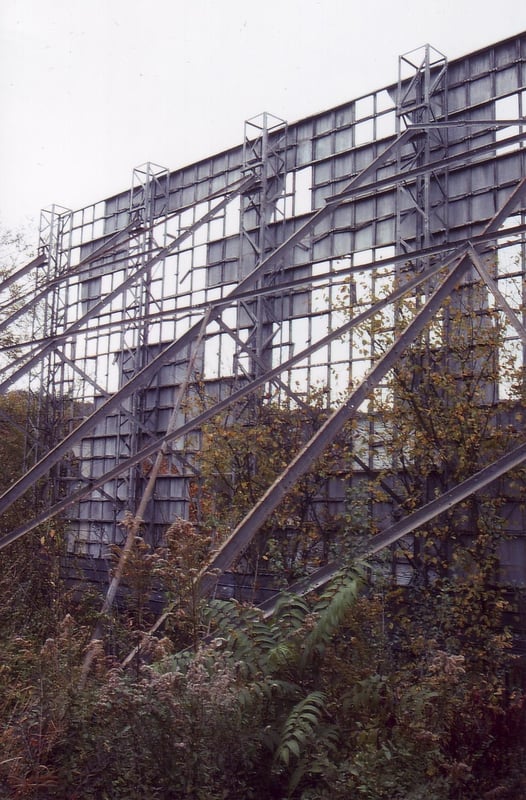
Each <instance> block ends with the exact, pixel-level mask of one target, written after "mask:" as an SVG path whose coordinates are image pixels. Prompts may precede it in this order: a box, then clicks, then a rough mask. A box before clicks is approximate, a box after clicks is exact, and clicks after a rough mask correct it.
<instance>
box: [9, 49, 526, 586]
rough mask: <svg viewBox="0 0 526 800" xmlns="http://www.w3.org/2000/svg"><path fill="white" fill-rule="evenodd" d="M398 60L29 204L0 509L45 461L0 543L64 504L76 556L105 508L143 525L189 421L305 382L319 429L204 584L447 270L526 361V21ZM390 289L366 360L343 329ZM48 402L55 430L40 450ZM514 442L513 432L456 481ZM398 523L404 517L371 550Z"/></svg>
mask: <svg viewBox="0 0 526 800" xmlns="http://www.w3.org/2000/svg"><path fill="white" fill-rule="evenodd" d="M400 64H401V69H400V74H399V79H398V82H397V84H396V85H394V86H392V87H387V88H385V89H381V90H378V91H376V92H373V93H372V94H370V95H367V96H365V97H363V98H358V99H357V100H355V101H352V102H350V103H348V104H346V105H344V106H341V107H339V108H337V109H333V110H331V111H328V112H325V113H323V114H319V115H317V116H315V117H312V118H309V119H307V120H302V121H300V122H299V123H296V124H294V125H286V124H285V123H284V122H283V121H282V120H280V119H278V118H276V117H273V116H272V115H268V114H265V115H262V116H261V117H258V118H255V119H254V120H250V121H249V122H248V123H247V124H246V128H245V139H244V143H243V145H242V146H241V147H239V148H234V149H232V150H231V151H227V152H226V153H222V154H218V155H217V156H214V157H212V158H211V159H209V160H207V161H205V162H201V163H199V164H196V165H191V166H189V167H187V168H184V169H181V170H178V171H176V172H173V173H170V172H168V171H167V170H164V169H163V168H160V167H157V166H156V165H150V164H147V165H143V166H142V167H140V168H138V169H137V170H135V172H134V181H133V185H132V190H131V192H126V193H123V194H121V195H117V196H115V197H113V198H109V199H108V200H106V201H103V202H102V203H100V204H96V205H95V206H91V207H88V208H86V209H81V211H79V212H72V211H69V210H65V209H59V208H57V207H54V208H53V209H52V211H51V212H49V213H48V214H46V215H44V218H43V219H44V224H43V226H42V235H41V242H40V249H41V252H40V255H39V257H38V258H37V259H35V260H34V261H33V262H31V264H29V265H27V267H24V268H22V269H21V270H20V271H19V272H18V273H17V274H16V275H14V276H11V277H10V278H9V279H8V280H7V281H6V282H5V283H4V286H3V288H4V289H8V288H9V287H10V286H11V285H12V284H13V282H15V281H17V280H18V281H19V284H20V285H21V286H22V287H23V290H22V291H21V293H20V301H19V303H20V305H19V307H17V308H16V309H13V310H10V311H9V312H7V311H6V309H4V313H5V318H4V320H3V321H2V322H0V328H1V329H5V330H8V329H9V326H10V324H15V323H16V324H17V325H19V324H20V322H21V320H22V321H23V319H24V315H31V316H32V319H33V322H32V325H33V327H32V335H31V337H30V338H28V340H27V341H25V342H24V341H22V342H20V341H19V342H18V343H17V349H16V354H15V355H11V357H10V358H9V359H7V360H6V361H5V363H4V365H3V367H2V372H1V378H0V390H1V391H2V392H6V391H9V390H10V389H11V388H13V387H16V386H21V387H29V394H30V395H31V396H33V397H34V398H36V400H37V402H36V404H35V403H34V404H33V406H32V408H33V409H36V411H35V413H36V414H37V416H38V420H36V421H33V422H32V421H31V420H30V426H31V425H33V427H34V431H32V430H31V427H29V428H28V451H27V471H26V473H25V474H24V475H23V476H22V477H21V478H20V479H19V480H18V481H17V482H16V483H15V484H13V485H12V486H11V487H10V488H9V489H8V490H7V491H6V492H5V493H4V495H3V496H2V497H1V498H0V513H2V512H4V511H5V510H7V509H8V508H9V507H10V506H11V505H12V503H14V502H15V501H16V500H17V499H18V498H20V497H22V496H23V495H24V494H25V493H26V492H29V491H31V490H33V488H34V487H36V486H38V485H39V483H40V482H41V481H42V479H43V478H45V477H46V476H47V475H49V474H53V475H55V476H56V480H55V482H54V485H55V486H56V492H55V496H54V497H50V498H49V502H48V503H47V506H46V510H45V511H39V512H37V513H36V514H35V517H34V519H32V520H29V521H28V522H26V523H25V524H23V525H21V526H20V527H19V528H17V529H16V530H13V531H11V532H10V533H9V534H8V535H7V536H4V538H3V539H2V540H0V547H3V546H6V545H7V544H8V543H10V542H12V541H14V540H15V539H16V538H18V537H20V536H22V535H23V534H24V533H26V532H28V531H30V530H32V529H33V528H35V527H36V526H37V525H39V524H41V523H43V522H45V521H46V520H48V519H50V518H52V517H53V516H55V515H57V514H59V513H67V517H68V519H69V521H70V522H69V526H70V543H71V548H72V549H73V550H80V551H82V552H86V553H88V554H93V555H97V554H99V553H102V552H103V551H104V549H105V548H106V546H107V544H108V543H111V542H113V541H115V540H116V538H117V536H118V533H117V531H118V523H119V520H121V519H122V516H123V514H124V513H125V512H126V511H128V512H131V513H132V514H137V513H138V511H140V516H141V518H143V519H144V520H145V522H146V525H147V527H148V528H149V535H150V538H151V540H152V542H153V543H156V542H158V541H159V540H160V537H161V536H162V531H163V529H164V526H165V525H166V524H167V523H169V522H170V521H171V520H172V519H173V518H174V517H175V516H187V515H188V512H189V508H190V505H191V497H190V488H189V487H190V486H191V484H192V482H193V481H195V470H196V467H195V462H194V459H193V452H194V450H195V446H196V445H195V437H194V438H192V434H193V433H195V432H196V431H198V430H199V429H200V427H201V426H202V425H203V424H204V423H205V422H206V421H207V420H209V419H210V418H211V417H213V416H214V415H215V414H217V413H219V412H221V411H223V410H225V409H226V408H228V407H229V406H233V405H234V404H236V403H238V402H239V401H240V400H241V399H243V398H249V397H250V396H253V394H254V392H256V391H260V392H263V391H264V394H265V396H267V397H271V398H275V399H282V398H283V397H287V398H288V399H289V401H291V402H293V403H295V404H301V403H303V402H304V401H305V399H306V397H307V395H308V393H309V391H311V390H312V389H314V388H322V389H323V390H324V391H325V393H326V396H327V406H328V417H327V421H326V423H325V424H324V425H323V426H322V428H321V429H320V430H319V431H318V433H317V434H316V435H315V436H314V437H313V438H312V439H311V440H310V441H309V442H308V443H307V444H306V446H305V447H304V448H303V449H302V451H301V452H300V453H299V454H298V455H297V456H296V458H295V459H294V460H292V461H291V463H290V465H289V467H287V469H286V470H285V471H284V472H283V473H282V475H280V477H279V478H278V479H277V480H276V482H275V483H274V484H273V486H272V487H270V488H269V490H268V491H267V492H266V494H265V495H264V496H263V497H262V498H261V499H260V500H259V502H258V503H257V504H256V505H255V507H254V508H253V510H252V511H251V512H250V513H249V514H248V515H247V517H246V518H245V519H244V520H243V521H242V523H240V525H239V526H238V527H237V528H236V530H235V531H233V533H232V535H231V537H230V538H229V539H228V541H227V542H226V543H225V544H224V545H223V546H222V547H221V549H220V550H219V551H218V552H217V553H216V555H215V556H214V558H213V561H212V563H211V565H210V566H211V567H212V568H213V574H214V575H215V576H216V577H215V578H214V579H213V580H212V579H211V578H210V572H209V570H206V571H205V572H204V573H203V575H202V577H201V591H202V592H209V591H212V589H213V583H214V581H215V580H216V579H217V574H218V572H223V571H225V570H228V569H229V567H230V566H231V565H232V563H233V562H234V561H235V559H236V558H238V557H239V555H240V553H242V552H243V550H244V549H245V548H246V547H247V546H248V544H249V543H250V542H251V540H252V539H253V537H254V536H255V534H256V533H257V531H258V530H259V529H260V528H261V526H262V524H263V523H264V521H265V520H266V519H267V518H268V516H269V515H270V514H271V513H272V511H273V509H274V508H275V507H276V505H277V504H278V503H279V502H280V499H281V498H282V497H283V495H284V494H285V493H286V492H287V491H288V490H289V489H290V488H291V487H292V486H293V484H294V483H295V482H296V481H297V480H298V479H299V478H300V477H301V476H302V475H303V474H304V473H305V471H306V470H308V469H309V467H310V466H311V465H312V464H313V462H314V460H315V459H316V458H317V457H318V456H319V455H320V453H321V452H322V451H323V450H324V448H326V447H327V445H328V444H329V443H330V442H331V441H333V439H334V438H335V437H336V436H337V434H338V432H339V431H340V430H341V428H342V426H343V425H344V424H345V423H346V422H347V421H348V420H349V419H350V418H351V417H352V416H353V415H356V414H357V413H358V411H359V409H360V407H361V406H362V404H363V403H364V402H365V401H366V399H367V397H368V396H369V394H370V392H371V391H372V390H373V389H374V388H375V387H378V386H381V385H382V381H384V380H385V378H386V376H387V375H388V373H389V371H390V370H391V369H392V368H393V366H394V365H395V364H396V363H397V361H398V359H400V358H401V357H402V356H403V354H404V352H405V351H406V349H407V347H408V346H410V344H411V343H412V342H413V341H414V340H415V338H416V337H417V336H418V335H419V333H421V331H422V330H423V328H424V327H425V326H426V325H427V324H428V323H429V322H430V321H431V320H432V319H433V318H434V317H435V316H436V315H437V314H438V313H439V312H440V310H441V309H442V308H443V306H444V304H445V303H446V302H447V301H448V299H449V298H450V297H451V296H452V294H453V293H454V291H455V290H456V288H457V287H458V286H459V285H460V284H462V281H463V280H465V278H466V275H467V274H468V273H469V274H471V273H473V272H476V274H477V275H478V276H479V277H480V279H481V280H482V281H483V283H484V284H485V286H486V288H487V293H488V296H491V298H492V303H493V304H494V305H495V306H496V307H498V308H499V309H500V310H501V312H502V315H503V319H505V321H506V347H507V348H508V350H507V352H513V354H514V357H515V358H516V363H517V366H518V368H520V367H522V366H523V365H524V353H525V352H526V335H525V329H524V322H525V319H524V291H525V290H524V283H525V282H524V272H525V270H524V258H523V256H524V247H525V245H524V242H525V233H526V221H525V216H524V215H525V209H526V201H525V194H526V192H525V186H524V176H525V175H526V156H525V153H526V147H525V140H526V136H525V123H524V114H525V107H526V37H525V36H519V37H516V38H514V39H512V40H508V41H506V42H502V43H499V44H497V45H494V46H493V47H491V48H487V49H486V50H484V51H481V52H480V53H476V54H473V55H471V56H466V58H464V59H459V60H458V61H456V62H452V63H451V64H448V63H447V61H446V59H445V58H444V57H443V56H442V55H441V54H440V53H438V52H437V51H435V50H433V48H430V47H429V46H426V47H424V48H423V49H422V50H421V51H414V52H413V53H411V54H406V55H405V56H403V57H402V59H401V62H400ZM402 67H404V69H405V68H406V67H408V68H409V74H407V73H405V72H403V70H402ZM496 256H497V257H496ZM30 281H32V283H30ZM343 287H346V288H347V289H348V290H349V291H351V292H352V293H353V299H354V305H355V311H354V314H353V316H352V318H351V317H350V315H349V314H346V313H345V309H343V308H342V303H341V302H340V300H339V298H341V292H342V288H343ZM349 287H350V288H349ZM24 292H25V294H24ZM411 293H413V294H414V295H415V296H418V298H419V308H418V313H417V314H416V315H415V317H414V319H413V320H412V321H411V322H410V324H409V325H408V326H407V327H406V328H405V330H403V331H402V332H399V333H397V334H396V336H395V338H394V342H393V345H392V347H391V348H390V349H389V350H388V351H387V352H386V353H384V354H383V355H382V356H381V357H380V356H379V353H378V352H376V351H375V349H374V343H372V344H371V347H370V351H369V352H367V353H364V352H363V348H358V347H357V346H356V341H355V336H356V331H357V330H358V327H359V325H360V324H362V323H363V322H364V321H365V320H367V319H371V318H372V317H373V316H374V315H375V314H376V313H377V312H378V311H379V310H382V309H387V308H392V309H393V311H392V314H391V318H392V320H393V325H395V319H396V307H397V303H398V302H399V301H400V299H401V298H402V297H404V296H406V295H408V294H411ZM356 308H358V312H356ZM197 386H199V387H200V390H202V387H203V386H204V387H205V390H206V393H207V396H208V397H209V398H211V401H210V403H209V405H208V407H207V408H205V409H204V410H203V409H202V408H199V409H196V407H195V405H192V402H191V401H190V400H189V399H188V398H189V397H190V398H191V397H192V396H195V387H197ZM349 387H352V388H351V389H349ZM504 390H505V388H504V387H502V391H504ZM193 393H194V394H193ZM50 399H52V400H57V399H59V400H60V407H61V412H60V413H61V415H62V418H63V417H64V416H65V415H67V414H68V413H69V414H70V416H71V422H70V427H71V430H70V431H69V432H67V434H66V435H65V436H64V437H63V438H62V439H61V440H60V441H58V442H54V443H53V445H52V446H51V447H50V449H48V450H44V451H43V450H42V440H41V438H39V437H38V435H37V433H38V430H39V429H41V428H42V420H43V418H44V417H46V414H47V415H49V414H50V413H51V412H52V413H53V414H55V415H56V408H57V407H56V403H53V402H49V401H50ZM44 401H45V402H44ZM67 403H69V409H70V411H69V412H67V411H66V408H65V406H66V404H67ZM50 409H51V412H50ZM37 445H38V446H37ZM524 458H525V453H524V445H523V446H521V447H519V448H518V449H517V450H516V451H514V452H513V453H510V454H509V456H506V457H504V458H503V459H500V460H499V461H497V462H495V464H494V465H491V466H489V467H488V468H487V469H485V470H483V472H482V473H480V474H479V475H478V476H474V477H473V480H472V482H471V483H469V482H466V485H465V486H464V485H462V486H459V487H458V494H456V495H455V497H461V496H464V495H463V494H462V493H463V492H465V491H468V492H471V491H476V490H477V489H479V488H481V487H482V486H485V485H486V484H487V483H488V482H490V481H491V480H494V478H495V476H496V475H497V474H498V475H500V474H502V472H503V471H506V470H509V469H511V468H512V467H513V466H516V465H517V464H518V463H520V462H521V461H522V460H524ZM357 463H359V459H357ZM362 465H363V467H367V464H363V462H362ZM358 469H360V467H358ZM452 502H458V500H456V499H454V498H453V496H450V495H448V496H447V497H443V498H438V499H437V500H436V501H434V504H433V505H432V508H430V509H426V510H425V512H424V511H423V513H426V514H439V513H441V512H442V511H443V510H444V508H446V507H448V505H447V504H448V503H452ZM419 524H422V523H421V517H419V516H418V513H417V514H415V515H411V517H408V518H407V519H406V520H405V521H404V522H403V524H402V523H400V527H399V528H397V526H396V525H395V526H392V527H391V528H389V530H386V531H385V532H384V533H383V534H380V537H382V536H383V537H384V538H380V539H378V543H380V542H381V543H382V544H381V545H380V544H378V543H374V542H373V543H372V544H371V547H372V548H374V547H376V546H377V544H378V546H385V545H386V544H387V543H391V542H392V541H394V539H395V538H396V537H398V536H403V535H406V533H407V531H408V530H414V528H415V527H417V526H418V525H419ZM411 526H412V527H411ZM525 567H526V563H525ZM330 571H331V568H330V567H327V568H324V571H323V575H329V574H330ZM322 579H324V578H323V577H320V575H315V576H313V577H312V580H311V583H310V584H308V585H315V584H316V582H318V583H319V581H320V580H322Z"/></svg>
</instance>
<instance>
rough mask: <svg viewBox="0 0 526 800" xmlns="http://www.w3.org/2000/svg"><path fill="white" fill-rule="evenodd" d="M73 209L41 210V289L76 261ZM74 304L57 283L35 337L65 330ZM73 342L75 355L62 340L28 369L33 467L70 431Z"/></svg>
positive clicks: (53, 495) (28, 461)
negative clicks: (43, 258) (67, 427)
mask: <svg viewBox="0 0 526 800" xmlns="http://www.w3.org/2000/svg"><path fill="white" fill-rule="evenodd" d="M71 221H72V212H71V211H70V209H67V208H63V207H62V206H59V205H52V206H51V207H50V208H48V209H43V210H42V211H41V214H40V227H39V240H38V247H39V252H40V253H43V254H44V255H45V256H46V264H47V266H46V267H45V268H42V270H41V271H39V274H37V275H36V278H35V294H37V293H38V291H39V290H40V289H41V288H42V286H43V285H45V284H46V283H48V282H52V281H57V279H59V278H61V277H62V276H63V275H64V274H65V273H66V272H67V271H68V268H69V265H70V252H71V241H70V239H71ZM69 307H70V303H69V297H68V284H67V282H66V281H63V282H61V283H58V282H57V284H56V285H55V286H54V288H53V289H52V291H51V292H50V294H49V295H48V297H47V298H46V300H45V302H42V303H38V304H37V305H36V306H35V307H34V308H33V319H32V323H31V336H32V338H33V340H34V341H37V340H39V339H54V338H56V337H58V336H60V334H61V333H62V331H63V330H64V329H65V328H66V327H67V325H68V323H69V322H70V321H71V320H69V319H68V310H69ZM66 346H67V348H68V350H69V352H68V353H67V354H66V355H67V356H68V357H69V358H72V356H73V355H74V353H73V350H74V344H73V343H69V344H68V345H63V344H59V345H57V348H56V349H54V350H51V351H50V353H49V354H48V355H47V356H46V357H45V358H44V359H42V361H41V362H40V363H39V364H38V366H36V367H35V368H34V369H33V370H32V371H31V372H30V373H29V375H28V417H27V428H26V447H25V466H26V468H30V467H32V466H33V465H34V464H35V463H36V462H37V461H38V460H39V459H40V458H41V457H42V456H43V455H45V453H47V451H48V450H49V449H50V448H51V447H52V446H53V445H54V444H55V443H56V442H57V441H59V440H60V439H61V438H62V437H63V435H64V433H65V430H64V425H65V420H66V419H67V418H68V408H67V407H68V406H69V405H70V404H71V403H72V401H73V392H74V384H73V374H72V371H71V370H70V369H69V367H68V366H67V365H66V364H65V361H64V359H61V358H59V354H58V350H59V348H62V349H63V348H64V347H66ZM64 468H65V463H63V464H62V467H61V466H60V465H57V467H56V468H55V474H54V475H53V476H52V479H51V480H49V481H46V482H45V483H44V484H43V488H41V489H39V491H40V492H42V491H45V492H46V496H45V497H39V498H37V497H35V501H36V502H37V503H38V502H42V501H44V502H49V503H51V502H54V501H55V500H56V499H57V498H58V497H59V494H60V483H61V481H60V479H61V476H62V473H63V472H64Z"/></svg>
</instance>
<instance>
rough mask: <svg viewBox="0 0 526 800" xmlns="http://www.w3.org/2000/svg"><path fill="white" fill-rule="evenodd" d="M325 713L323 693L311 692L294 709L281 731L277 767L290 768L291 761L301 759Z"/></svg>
mask: <svg viewBox="0 0 526 800" xmlns="http://www.w3.org/2000/svg"><path fill="white" fill-rule="evenodd" d="M324 711H325V695H324V694H323V692H311V693H310V694H308V695H307V696H306V697H305V698H303V700H301V701H300V702H299V703H296V705H295V706H294V707H293V708H292V710H291V711H290V713H289V715H288V717H287V719H286V720H285V722H284V724H283V727H282V729H281V736H280V739H279V743H278V746H277V748H276V752H275V755H274V764H275V766H276V767H278V768H279V766H281V765H283V766H285V767H288V766H289V764H290V762H291V759H294V758H295V759H298V760H299V759H300V758H301V756H302V754H303V752H304V750H305V748H306V747H307V746H308V744H309V743H310V742H311V741H312V739H313V736H314V733H315V731H316V729H317V727H318V726H319V724H320V720H321V719H322V717H323V714H324Z"/></svg>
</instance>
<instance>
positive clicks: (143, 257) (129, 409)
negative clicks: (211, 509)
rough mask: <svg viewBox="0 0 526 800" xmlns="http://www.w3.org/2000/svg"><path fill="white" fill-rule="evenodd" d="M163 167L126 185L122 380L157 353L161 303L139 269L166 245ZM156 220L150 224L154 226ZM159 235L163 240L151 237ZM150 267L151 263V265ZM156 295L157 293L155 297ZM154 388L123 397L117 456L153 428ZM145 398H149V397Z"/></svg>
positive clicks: (123, 499) (141, 170)
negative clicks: (129, 223) (133, 278)
mask: <svg viewBox="0 0 526 800" xmlns="http://www.w3.org/2000/svg"><path fill="white" fill-rule="evenodd" d="M168 174H169V173H168V170H167V169H166V168H164V167H161V166H159V165H158V164H152V163H150V162H148V163H146V164H142V165H141V166H139V167H137V168H135V169H134V171H133V177H132V186H131V189H130V205H129V214H130V220H135V221H136V227H134V229H133V230H132V232H131V235H130V239H129V242H128V254H129V255H128V264H127V268H126V270H125V274H124V279H126V278H128V276H129V275H130V274H132V273H134V272H141V273H142V274H141V277H140V278H139V279H138V280H137V282H136V283H134V284H133V285H132V287H131V288H130V289H128V290H127V291H126V293H125V296H124V299H123V302H124V307H123V311H122V315H123V321H124V323H125V324H123V326H122V329H121V330H122V332H121V344H120V353H119V359H120V380H121V383H126V382H127V381H128V380H130V379H131V378H132V377H133V376H134V375H136V374H137V372H139V371H140V370H141V369H142V368H143V367H144V366H146V364H147V363H148V362H149V361H151V359H152V358H154V357H155V355H157V351H158V347H159V345H160V340H159V336H156V335H155V334H153V333H152V331H153V325H154V323H153V322H152V321H151V318H150V317H151V315H152V314H153V312H154V311H155V310H157V311H159V310H160V306H158V305H157V302H156V300H155V298H154V292H153V289H152V280H153V276H152V272H151V270H149V271H147V272H146V273H144V271H143V269H142V267H143V265H144V264H145V263H146V262H147V261H148V260H149V259H151V257H152V255H154V253H155V252H156V251H157V250H159V249H160V248H162V247H163V246H164V245H165V242H164V236H165V228H164V225H163V221H162V217H163V216H165V215H166V214H167V211H168V190H169V186H168ZM154 224H155V227H154ZM159 236H161V237H163V241H160V242H159V241H157V240H156V239H157V238H158V237H159ZM154 269H155V267H154ZM159 299H160V298H159ZM155 391H156V388H155V387H153V388H152V389H143V390H141V391H138V392H136V393H134V394H133V395H132V396H131V397H130V398H128V399H127V400H126V403H125V406H124V409H123V410H121V411H120V412H119V414H118V419H117V424H116V430H117V442H116V458H117V460H120V459H122V458H127V457H128V456H130V455H133V454H134V453H135V452H137V450H138V449H139V448H140V446H141V444H142V443H143V441H142V440H143V438H144V436H147V435H148V433H151V434H152V435H155V433H156V431H157V413H156V412H157V407H158V406H157V403H156V402H155V398H154V399H152V398H151V397H150V398H149V395H151V394H152V393H155ZM148 398H149V399H148ZM141 484H142V479H141V471H140V468H139V467H136V468H132V469H131V470H130V472H129V473H128V474H125V475H123V476H122V477H121V478H120V479H119V481H118V486H117V492H116V497H117V498H118V500H119V503H118V505H119V506H120V507H121V508H135V504H136V501H137V498H138V496H139V495H140V493H141V491H142V485H141Z"/></svg>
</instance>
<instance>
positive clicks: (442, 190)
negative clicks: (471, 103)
mask: <svg viewBox="0 0 526 800" xmlns="http://www.w3.org/2000/svg"><path fill="white" fill-rule="evenodd" d="M447 117H448V102H447V59H446V57H445V56H444V55H442V53H440V52H438V50H435V49H434V48H432V47H431V46H430V45H428V44H426V45H424V46H423V47H421V48H418V49H417V50H413V51H411V52H410V53H406V54H405V55H402V56H400V57H399V71H398V96H397V109H396V119H397V133H401V132H402V131H403V130H404V129H405V127H406V126H407V125H408V124H415V125H421V126H422V135H421V136H420V137H417V138H414V139H412V140H411V143H410V144H409V145H408V149H404V150H401V151H400V152H399V154H398V169H399V171H401V169H402V166H406V167H407V166H408V165H410V166H415V167H417V166H418V167H421V166H425V165H426V164H428V163H429V161H430V159H433V160H437V159H439V158H441V157H444V156H446V155H447V149H448V137H447V127H433V124H432V123H436V122H446V121H447ZM409 148H410V149H409ZM447 183H448V175H447V170H443V171H441V172H440V173H438V172H436V171H433V172H431V171H429V172H425V173H424V174H423V175H422V176H420V177H418V178H416V179H414V180H413V181H411V182H409V183H404V182H402V183H401V184H400V185H399V188H398V192H397V209H396V225H397V231H396V236H397V245H398V251H399V252H401V253H408V254H410V253H411V251H413V250H421V249H423V248H426V247H429V246H430V245H431V244H435V243H442V242H444V241H446V240H447V235H448V227H449V221H448V185H447ZM414 266H415V269H416V270H419V271H420V270H423V269H425V268H426V267H427V261H426V260H425V259H417V260H416V263H415V265H414Z"/></svg>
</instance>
